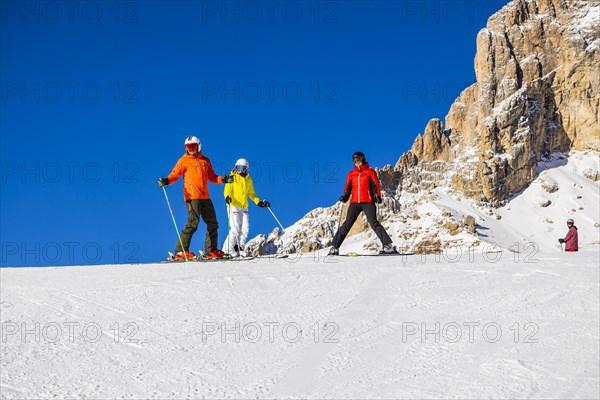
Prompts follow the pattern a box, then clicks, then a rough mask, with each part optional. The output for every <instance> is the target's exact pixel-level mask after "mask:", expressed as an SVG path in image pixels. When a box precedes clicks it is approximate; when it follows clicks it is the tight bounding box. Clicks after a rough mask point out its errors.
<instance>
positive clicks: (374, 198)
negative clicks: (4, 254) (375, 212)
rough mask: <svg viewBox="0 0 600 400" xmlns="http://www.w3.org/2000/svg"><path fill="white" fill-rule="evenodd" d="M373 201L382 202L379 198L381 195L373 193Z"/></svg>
mask: <svg viewBox="0 0 600 400" xmlns="http://www.w3.org/2000/svg"><path fill="white" fill-rule="evenodd" d="M373 201H374V202H375V203H377V204H381V202H383V199H382V198H381V196H378V195H374V196H373Z"/></svg>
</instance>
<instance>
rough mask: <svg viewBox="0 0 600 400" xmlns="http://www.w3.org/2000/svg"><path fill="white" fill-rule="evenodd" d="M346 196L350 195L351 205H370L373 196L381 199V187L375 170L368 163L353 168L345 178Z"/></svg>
mask: <svg viewBox="0 0 600 400" xmlns="http://www.w3.org/2000/svg"><path fill="white" fill-rule="evenodd" d="M344 193H345V194H346V196H348V195H350V194H352V197H351V198H350V202H351V203H372V202H373V195H377V196H379V197H381V186H380V185H379V178H377V174H376V173H375V170H374V169H373V168H371V167H369V164H368V163H365V164H363V165H361V166H360V167H354V169H353V170H352V171H350V173H349V174H348V177H347V178H346V186H345V189H344Z"/></svg>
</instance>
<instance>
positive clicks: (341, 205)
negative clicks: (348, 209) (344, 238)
mask: <svg viewBox="0 0 600 400" xmlns="http://www.w3.org/2000/svg"><path fill="white" fill-rule="evenodd" d="M343 213H344V203H340V215H339V216H338V226H337V229H338V230H339V229H340V226H341V225H342V214H343Z"/></svg>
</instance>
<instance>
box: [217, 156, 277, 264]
mask: <svg viewBox="0 0 600 400" xmlns="http://www.w3.org/2000/svg"><path fill="white" fill-rule="evenodd" d="M248 166H249V165H248V161H246V159H244V158H240V159H239V160H237V161H236V163H235V167H234V168H233V171H232V174H231V175H233V183H228V184H226V185H225V190H224V193H223V195H224V196H225V203H226V204H227V213H228V215H229V225H230V227H229V234H228V235H227V238H226V239H225V243H224V244H223V251H224V252H225V253H228V254H229V255H230V256H231V257H246V256H247V255H248V254H247V253H246V251H245V249H244V247H245V246H246V239H247V238H248V232H249V231H250V222H249V218H248V198H250V199H251V200H252V201H253V202H254V203H255V204H256V205H257V206H259V207H271V204H270V203H269V202H268V201H267V200H260V199H259V198H258V196H257V195H256V193H255V192H254V183H253V182H252V178H251V177H250V174H248Z"/></svg>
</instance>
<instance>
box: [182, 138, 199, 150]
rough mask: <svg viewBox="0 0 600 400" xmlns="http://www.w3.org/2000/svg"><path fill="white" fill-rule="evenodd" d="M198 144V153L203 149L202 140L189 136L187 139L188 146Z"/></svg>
mask: <svg viewBox="0 0 600 400" xmlns="http://www.w3.org/2000/svg"><path fill="white" fill-rule="evenodd" d="M194 143H195V144H197V145H198V151H200V149H202V143H200V139H198V138H197V137H196V136H188V137H187V138H186V139H185V145H186V146H187V145H188V144H194Z"/></svg>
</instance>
